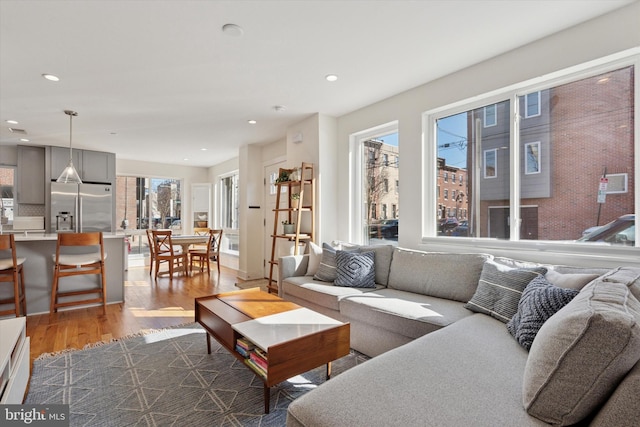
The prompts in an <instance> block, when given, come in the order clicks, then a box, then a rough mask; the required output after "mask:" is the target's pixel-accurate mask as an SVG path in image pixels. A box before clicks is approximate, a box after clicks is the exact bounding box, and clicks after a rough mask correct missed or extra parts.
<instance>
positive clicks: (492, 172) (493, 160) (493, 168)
mask: <svg viewBox="0 0 640 427" xmlns="http://www.w3.org/2000/svg"><path fill="white" fill-rule="evenodd" d="M497 158H498V150H496V149H495V148H494V149H493V150H485V152H484V177H485V178H495V177H496V176H497V169H498V165H497Z"/></svg>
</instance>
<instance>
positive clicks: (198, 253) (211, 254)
mask: <svg viewBox="0 0 640 427" xmlns="http://www.w3.org/2000/svg"><path fill="white" fill-rule="evenodd" d="M221 240H222V230H221V229H219V230H209V240H207V246H206V247H205V248H194V249H190V250H189V269H190V270H193V261H194V260H197V261H198V264H199V265H200V271H203V269H204V266H205V265H206V266H207V274H210V271H211V267H210V263H211V261H215V262H216V263H217V264H218V274H220V241H221Z"/></svg>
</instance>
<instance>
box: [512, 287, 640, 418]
mask: <svg viewBox="0 0 640 427" xmlns="http://www.w3.org/2000/svg"><path fill="white" fill-rule="evenodd" d="M615 280H616V278H615V277H613V276H610V275H607V276H604V277H601V278H599V279H596V280H594V281H593V282H591V283H589V284H588V285H587V286H585V287H584V288H583V289H582V291H580V293H579V294H578V295H577V296H576V297H575V298H574V299H573V300H571V302H570V303H569V304H567V305H565V306H564V307H563V308H562V309H560V311H558V312H557V313H556V314H555V315H553V316H551V317H550V318H549V320H547V321H546V322H545V324H544V325H542V327H541V328H540V331H538V335H537V336H536V339H535V341H534V342H533V344H532V345H531V350H530V351H529V357H528V358H527V364H526V365H525V370H524V377H523V389H522V390H523V393H522V394H523V403H524V407H525V409H526V411H527V413H528V414H529V415H532V416H534V417H536V418H539V419H541V420H542V421H545V422H547V423H549V424H553V425H559V426H568V425H573V424H576V423H578V422H580V421H582V420H584V419H585V418H587V417H588V416H589V415H590V414H591V413H592V412H593V411H594V410H595V409H596V408H598V407H600V406H601V405H602V404H603V403H604V402H605V401H607V399H608V398H609V396H610V395H611V393H613V391H614V390H615V389H616V387H618V385H619V384H620V381H622V379H623V378H624V377H625V376H626V375H627V373H628V372H629V371H630V370H631V368H633V366H634V365H635V364H636V363H637V362H638V360H639V359H640V328H639V327H638V323H639V322H640V302H639V301H638V300H637V299H636V298H635V297H634V296H633V295H632V294H631V292H630V285H629V284H626V283H620V282H616V281H615Z"/></svg>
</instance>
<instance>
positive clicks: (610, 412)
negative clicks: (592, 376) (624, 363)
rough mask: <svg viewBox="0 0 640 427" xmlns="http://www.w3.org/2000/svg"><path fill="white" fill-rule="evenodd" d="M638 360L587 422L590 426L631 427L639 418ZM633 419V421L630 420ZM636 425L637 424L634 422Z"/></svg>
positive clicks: (639, 372)
mask: <svg viewBox="0 0 640 427" xmlns="http://www.w3.org/2000/svg"><path fill="white" fill-rule="evenodd" d="M638 396H640V362H638V363H636V365H635V366H634V368H633V369H632V370H631V372H629V373H628V374H627V376H626V377H624V379H623V380H622V382H621V383H620V384H619V385H618V387H616V391H614V392H613V394H612V395H611V397H610V398H609V399H607V402H606V403H605V404H604V406H603V407H602V409H601V410H600V411H598V414H597V415H596V417H595V418H594V419H593V421H592V422H591V423H589V426H590V427H610V426H616V427H632V426H634V424H632V423H634V422H637V421H638V420H640V405H638ZM632 420H635V421H632ZM635 425H637V424H635Z"/></svg>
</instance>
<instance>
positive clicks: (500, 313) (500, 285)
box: [465, 260, 547, 323]
mask: <svg viewBox="0 0 640 427" xmlns="http://www.w3.org/2000/svg"><path fill="white" fill-rule="evenodd" d="M546 272H547V269H546V268H545V267H533V268H512V267H509V266H506V265H503V264H499V263H497V262H494V261H491V260H488V261H487V262H485V263H484V266H483V268H482V273H481V275H480V280H479V282H478V289H476V292H475V294H473V297H472V298H471V299H470V300H469V302H468V303H467V304H466V305H465V307H466V308H468V309H469V310H471V311H475V312H476V313H484V314H488V315H489V316H491V317H495V318H496V319H498V320H500V321H502V322H504V323H507V322H508V321H509V320H511V318H512V317H513V315H514V314H516V311H518V302H519V301H520V297H521V296H522V291H523V290H524V288H525V287H526V286H527V285H528V284H529V282H531V281H532V280H533V279H534V278H536V277H537V276H538V275H541V274H545V273H546Z"/></svg>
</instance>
